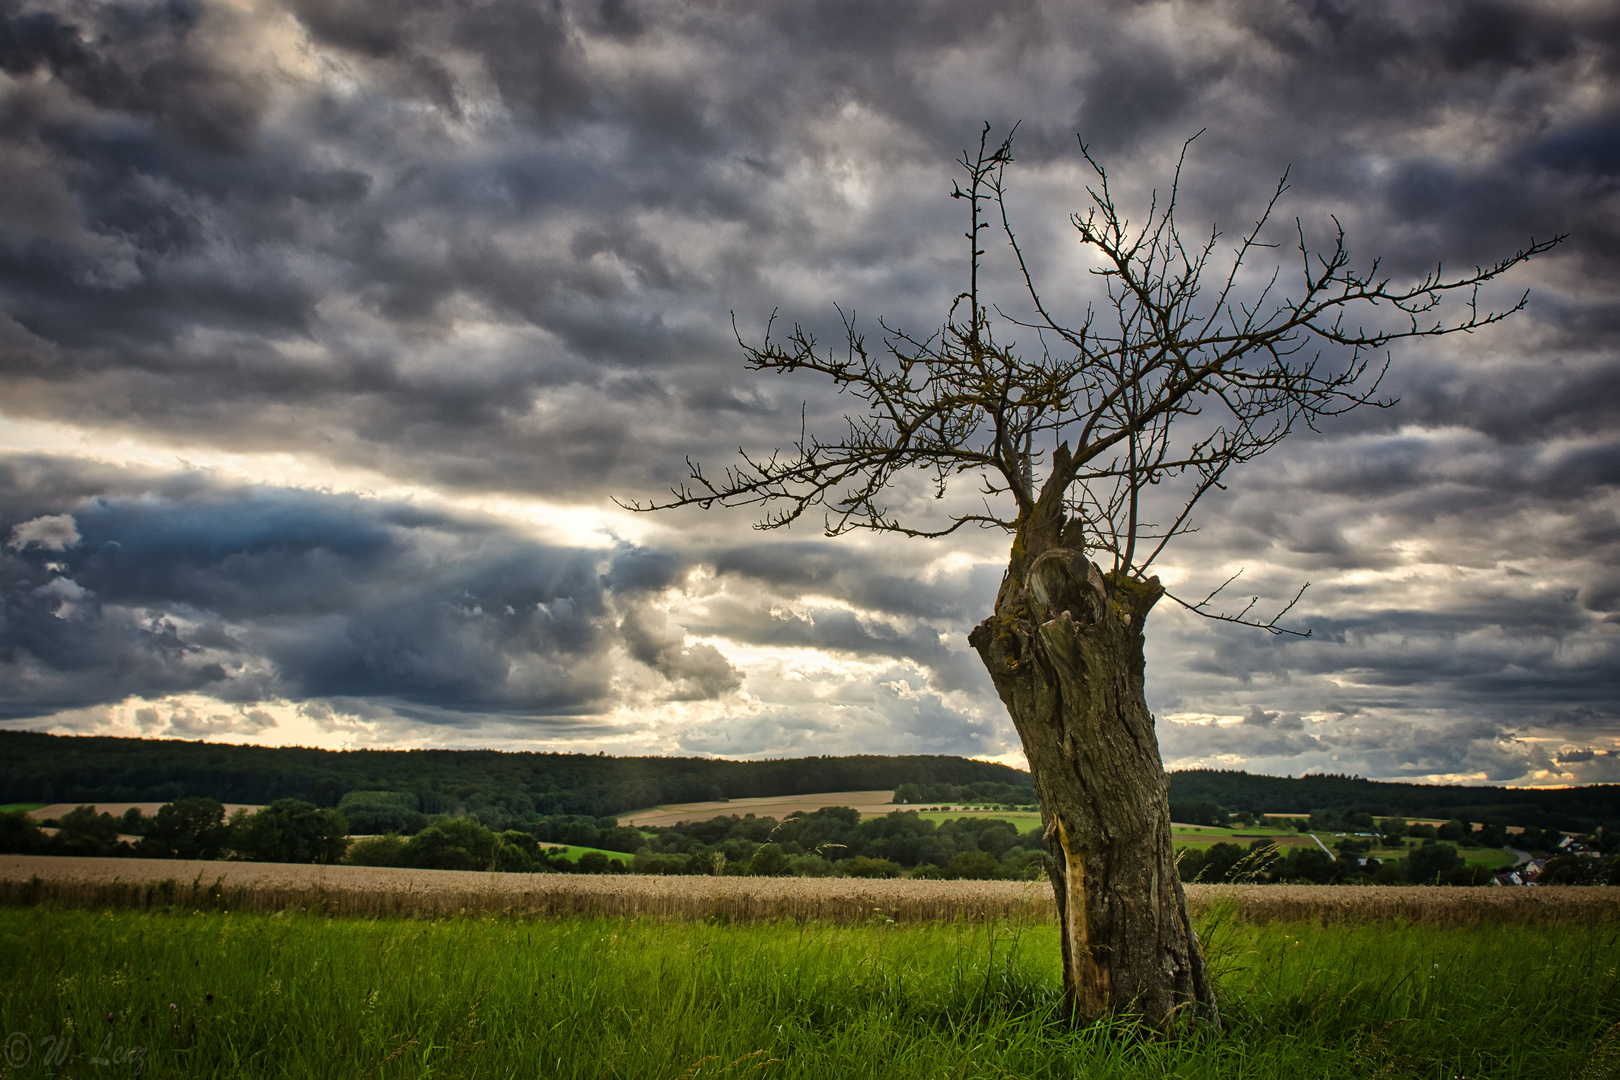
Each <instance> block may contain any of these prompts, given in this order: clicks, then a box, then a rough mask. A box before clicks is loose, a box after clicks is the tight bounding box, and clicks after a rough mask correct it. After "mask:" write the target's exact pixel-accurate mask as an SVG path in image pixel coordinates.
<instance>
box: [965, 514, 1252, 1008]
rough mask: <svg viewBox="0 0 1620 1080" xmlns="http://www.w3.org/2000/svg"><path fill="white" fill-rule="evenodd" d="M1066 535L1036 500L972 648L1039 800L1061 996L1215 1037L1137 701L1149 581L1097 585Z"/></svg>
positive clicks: (1101, 577) (1163, 782)
mask: <svg viewBox="0 0 1620 1080" xmlns="http://www.w3.org/2000/svg"><path fill="white" fill-rule="evenodd" d="M1053 503H1056V505H1052V504H1053ZM1064 526H1065V522H1064V518H1063V513H1062V505H1061V500H1051V499H1047V498H1043V499H1042V500H1041V501H1040V503H1039V504H1038V505H1037V507H1036V509H1035V511H1034V512H1033V513H1032V514H1031V515H1030V516H1029V518H1028V519H1026V522H1025V524H1024V526H1023V527H1021V528H1020V529H1019V530H1018V532H1017V533H1016V534H1015V539H1014V542H1013V548H1012V557H1011V560H1010V562H1009V565H1008V569H1007V575H1006V578H1005V579H1004V580H1003V582H1002V586H1001V590H1000V593H999V594H998V596H997V597H996V611H995V614H994V615H992V616H991V617H990V618H988V619H986V620H984V622H982V623H980V624H979V625H978V626H977V627H976V628H975V629H974V631H973V632H972V634H971V635H969V637H968V641H969V643H970V644H972V645H973V647H974V648H975V649H977V650H978V653H979V655H980V657H981V658H982V659H983V660H984V663H985V666H986V667H987V668H988V669H989V670H990V677H991V679H992V680H993V682H994V683H995V687H996V691H997V693H999V694H1000V696H1001V700H1002V701H1003V702H1004V703H1005V704H1006V706H1007V711H1008V712H1009V713H1010V714H1011V715H1012V719H1013V723H1014V724H1015V725H1016V726H1017V728H1018V734H1019V737H1020V738H1021V739H1022V740H1023V744H1024V752H1025V754H1026V755H1027V756H1028V758H1029V766H1030V773H1031V775H1032V777H1033V778H1034V782H1035V790H1036V792H1037V794H1039V796H1040V801H1041V820H1042V823H1043V824H1044V825H1045V829H1046V838H1047V842H1048V844H1049V847H1050V851H1051V855H1052V857H1051V859H1050V860H1049V861H1048V864H1047V866H1048V873H1049V874H1050V876H1051V879H1052V890H1053V892H1054V894H1055V895H1056V898H1057V908H1058V914H1059V918H1060V920H1061V926H1062V942H1063V986H1064V992H1065V995H1066V997H1067V1000H1068V1004H1069V1006H1070V1009H1071V1010H1072V1013H1073V1015H1074V1016H1075V1017H1076V1018H1077V1019H1081V1020H1092V1019H1095V1018H1097V1017H1100V1016H1103V1015H1106V1014H1109V1013H1113V1014H1124V1015H1136V1016H1139V1017H1141V1018H1142V1019H1144V1020H1145V1021H1146V1022H1148V1023H1149V1024H1152V1025H1153V1026H1154V1027H1157V1028H1159V1029H1160V1030H1163V1031H1169V1030H1172V1029H1174V1028H1177V1027H1182V1026H1185V1023H1186V1022H1187V1021H1189V1020H1191V1019H1194V1018H1199V1019H1202V1020H1205V1021H1208V1022H1210V1023H1213V1024H1219V1022H1220V1016H1219V1011H1218V1008H1217V1005H1216V1001H1215V995H1214V990H1213V988H1212V987H1211V985H1210V980H1209V976H1208V972H1207V969H1206V967H1205V964H1204V957H1203V952H1202V949H1201V948H1200V946H1199V942H1198V936H1197V934H1196V933H1194V931H1193V928H1192V924H1191V922H1190V921H1189V920H1188V918H1187V898H1186V894H1185V892H1184V891H1183V889H1182V886H1181V879H1180V877H1179V876H1178V875H1177V873H1176V862H1175V851H1174V849H1173V847H1172V846H1171V840H1170V806H1169V801H1168V793H1169V784H1168V780H1167V778H1166V776H1165V772H1164V766H1163V764H1162V762H1161V760H1160V757H1159V743H1158V739H1157V738H1156V737H1155V735H1154V730H1153V716H1152V715H1151V714H1150V713H1149V712H1148V709H1147V703H1146V701H1145V700H1144V698H1143V694H1142V685H1143V684H1142V671H1143V658H1142V642H1143V636H1142V627H1143V623H1144V622H1145V620H1146V619H1147V615H1148V612H1149V611H1150V610H1152V608H1153V605H1154V604H1155V603H1157V602H1158V600H1159V598H1160V597H1161V596H1162V595H1163V594H1164V590H1163V588H1162V587H1161V586H1160V585H1159V579H1158V578H1156V577H1150V578H1147V579H1146V580H1139V579H1136V578H1133V577H1131V576H1129V575H1126V574H1120V573H1116V574H1110V575H1105V574H1103V573H1102V571H1101V570H1099V569H1098V568H1097V566H1096V565H1095V564H1094V563H1092V562H1091V561H1090V560H1089V559H1088V558H1087V557H1086V555H1085V554H1084V552H1083V550H1081V548H1080V544H1079V542H1078V540H1079V537H1078V535H1077V534H1078V532H1079V523H1078V522H1075V523H1072V524H1069V525H1068V527H1067V530H1065V528H1064ZM1065 531H1067V532H1069V534H1070V538H1069V543H1068V545H1065V542H1064V536H1063V533H1064V532H1065Z"/></svg>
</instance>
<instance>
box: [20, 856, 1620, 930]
mask: <svg viewBox="0 0 1620 1080" xmlns="http://www.w3.org/2000/svg"><path fill="white" fill-rule="evenodd" d="M1187 895H1188V898H1189V901H1190V903H1191V906H1192V908H1193V910H1194V912H1195V913H1205V912H1209V911H1212V910H1215V909H1221V908H1230V909H1231V910H1232V911H1233V912H1234V913H1235V914H1237V915H1240V916H1242V917H1243V918H1245V919H1247V920H1250V921H1256V922H1269V921H1290V922H1301V921H1303V922H1316V923H1336V922H1347V923H1348V922H1368V921H1383V922H1402V923H1407V924H1427V925H1440V926H1470V925H1484V924H1495V923H1524V924H1544V923H1601V922H1613V921H1620V889H1614V888H1575V887H1562V888H1548V889H1534V888H1517V889H1515V888H1472V889H1468V888H1432V887H1417V886H1407V887H1374V886H1333V885H1190V886H1188V887H1187ZM0 902H3V903H9V904H32V903H40V902H51V903H56V904H61V905H64V906H70V907H93V908H101V907H135V908H152V907H168V906H181V907H193V908H224V909H227V910H240V911H282V910H288V909H294V910H304V911H320V912H324V913H327V914H331V915H359V916H378V915H407V916H426V917H435V916H448V915H459V914H499V915H512V916H556V915H608V916H624V915H647V916H652V917H655V918H668V919H723V920H735V921H759V920H770V919H790V920H801V921H828V922H841V923H855V922H868V921H872V920H879V921H884V920H894V921H896V922H938V921H955V920H967V921H979V920H986V919H1034V920H1052V919H1054V918H1055V917H1056V910H1055V908H1054V906H1053V903H1052V894H1051V890H1050V888H1049V887H1048V886H1047V884H1046V883H1045V882H1044V881H1038V882H1012V881H917V880H892V881H891V880H883V879H861V878H748V877H721V878H716V877H647V876H642V875H635V874H622V875H619V874H608V875H587V874H579V875H574V874H495V873H468V872H462V871H455V870H393V869H387V868H383V867H369V866H328V867H320V866H306V865H298V864H291V863H238V862H183V861H179V860H165V859H75V858H53V857H46V856H22V855H8V856H0Z"/></svg>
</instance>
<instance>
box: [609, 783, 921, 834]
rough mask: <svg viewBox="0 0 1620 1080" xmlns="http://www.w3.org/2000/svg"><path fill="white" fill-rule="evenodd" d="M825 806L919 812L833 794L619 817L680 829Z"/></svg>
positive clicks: (885, 795)
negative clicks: (693, 823)
mask: <svg viewBox="0 0 1620 1080" xmlns="http://www.w3.org/2000/svg"><path fill="white" fill-rule="evenodd" d="M824 806H849V807H853V808H854V809H856V810H859V811H860V812H861V816H862V817H882V816H884V815H885V814H890V813H893V812H894V811H896V810H908V809H909V810H915V809H918V808H917V807H914V806H912V807H906V806H898V805H896V804H895V802H894V792H892V791H833V792H826V793H823V794H819V795H771V796H763V797H760V798H754V799H721V800H718V801H714V802H695V803H675V804H671V805H669V806H655V807H653V808H651V809H649V810H636V811H632V812H630V813H628V814H620V815H618V817H619V824H620V825H632V826H637V827H639V826H642V825H678V824H680V823H681V822H683V821H708V820H709V819H711V818H717V817H724V816H727V815H730V814H736V815H737V816H738V817H742V816H744V815H745V814H753V815H754V816H755V817H774V818H785V817H787V816H788V815H789V814H792V813H796V812H803V813H806V814H813V813H815V812H816V811H817V810H820V809H821V808H822V807H824Z"/></svg>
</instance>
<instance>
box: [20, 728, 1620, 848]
mask: <svg viewBox="0 0 1620 1080" xmlns="http://www.w3.org/2000/svg"><path fill="white" fill-rule="evenodd" d="M1029 782H1030V781H1029V774H1028V773H1025V772H1022V771H1020V770H1017V769H1012V768H1009V767H1007V766H1005V765H997V764H994V763H991V762H986V761H972V760H969V759H967V758H960V757H923V756H911V757H880V756H877V755H861V756H856V757H819V758H793V759H786V760H778V761H724V760H718V759H713V758H667V757H641V758H617V757H606V756H598V755H586V754H540V753H522V752H508V751H498V750H315V749H308V748H304V747H265V746H230V745H224V744H220V743H201V742H177V741H173V740H166V739H164V740H158V739H113V738H104V737H90V736H66V735H43V734H39V733H36V732H19V731H0V802H44V803H52V802H70V803H79V802H85V803H88V802H167V801H170V800H173V799H178V798H184V797H186V796H190V795H206V796H209V797H211V798H215V799H218V800H220V801H221V802H228V803H257V804H263V803H270V802H273V801H275V800H276V799H283V798H296V799H305V800H307V801H309V802H312V803H315V804H316V805H318V806H336V805H337V803H338V801H339V800H340V799H342V797H343V796H344V794H345V793H347V792H350V791H398V792H410V793H412V794H414V795H415V796H416V802H417V806H418V808H419V809H420V811H421V812H422V813H424V814H438V813H449V812H452V811H455V810H457V809H467V810H476V809H478V808H479V807H480V806H502V807H507V808H508V809H509V810H511V811H512V812H513V813H514V815H515V816H518V817H521V816H523V815H524V814H525V813H528V814H542V815H552V814H588V815H591V816H593V817H607V816H611V815H615V814H622V813H624V812H625V811H628V810H637V809H641V808H643V807H648V806H657V805H659V804H662V803H678V802H697V801H702V800H709V799H743V798H756V797H764V796H781V795H810V794H819V793H822V792H834V791H872V790H877V789H884V790H893V789H895V788H898V787H900V786H901V785H903V784H920V785H945V784H950V785H956V786H958V787H962V786H965V785H970V784H982V783H992V784H1011V785H1014V786H1018V787H1023V786H1027V785H1028V784H1029ZM1170 797H1171V798H1172V799H1174V800H1176V801H1178V802H1211V803H1216V804H1218V805H1219V806H1221V807H1224V808H1226V809H1228V810H1248V811H1250V812H1251V813H1255V814H1262V813H1272V814H1287V813H1295V814H1305V813H1310V812H1311V811H1314V810H1332V811H1335V812H1338V813H1345V812H1354V811H1365V812H1367V813H1370V814H1373V815H1374V816H1375V817H1390V816H1404V817H1425V818H1445V819H1450V818H1462V819H1464V820H1466V821H1480V822H1483V821H1490V820H1499V821H1502V822H1504V823H1506V824H1513V825H1536V826H1540V827H1556V828H1560V829H1576V830H1581V831H1591V830H1592V829H1594V828H1595V827H1596V826H1597V825H1600V824H1603V823H1609V824H1611V825H1615V824H1620V785H1613V784H1609V785H1599V786H1592V787H1579V788H1562V789H1555V790H1548V789H1540V788H1500V787H1440V786H1434V785H1428V784H1398V783H1382V782H1378V781H1373V780H1364V779H1362V778H1360V777H1351V776H1301V777H1294V778H1286V777H1280V776H1256V775H1252V774H1250V773H1245V772H1229V771H1218V770H1213V769H1194V770H1189V771H1186V772H1178V773H1173V774H1171V777H1170Z"/></svg>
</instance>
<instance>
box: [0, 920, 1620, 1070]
mask: <svg viewBox="0 0 1620 1080" xmlns="http://www.w3.org/2000/svg"><path fill="white" fill-rule="evenodd" d="M1205 935H1206V939H1207V942H1208V951H1209V954H1210V957H1211V959H1212V962H1213V964H1214V967H1215V969H1216V971H1217V972H1218V977H1219V985H1220V986H1221V989H1222V996H1223V1007H1224V1009H1225V1012H1226V1016H1227V1020H1228V1025H1227V1030H1226V1031H1224V1032H1223V1033H1220V1034H1213V1033H1208V1032H1205V1033H1200V1034H1195V1035H1192V1036H1190V1037H1188V1038H1185V1039H1183V1040H1181V1041H1177V1042H1168V1041H1160V1040H1154V1039H1148V1038H1143V1037H1142V1036H1141V1034H1140V1033H1139V1032H1136V1031H1134V1030H1132V1028H1131V1027H1130V1026H1129V1025H1128V1024H1123V1023H1115V1024H1099V1025H1093V1026H1090V1027H1084V1028H1078V1029H1077V1028H1074V1027H1072V1026H1070V1025H1068V1024H1066V1023H1065V1022H1064V1020H1063V1018H1062V1015H1061V1011H1060V1008H1059V1003H1058V985H1057V976H1058V973H1057V966H1056V965H1057V949H1058V943H1057V936H1056V931H1055V929H1054V928H1052V927H1050V926H1046V925H1030V926H1009V925H1007V924H1005V923H1002V924H993V923H991V924H986V923H979V924H966V923H961V924H909V925H908V924H890V923H874V924H871V925H864V926H855V927H850V926H831V925H826V924H795V923H785V922H781V923H763V924H749V925H722V924H714V923H671V922H656V921H652V920H609V919H568V920H554V921H521V920H502V919H473V918H463V919H450V920H439V921H429V920H412V919H390V920H375V921H368V920H359V919H348V920H344V919H329V918H323V917H319V916H314V915H297V914H277V915H257V914H240V913H222V912H216V911H209V912H190V911H169V912H146V913H142V912H134V911H122V910H121V911H104V912H95V911H80V910H65V909H55V908H51V907H43V906H41V907H9V908H0V985H3V986H4V991H3V995H4V996H3V1003H0V1035H3V1036H4V1037H5V1038H6V1040H7V1041H6V1042H5V1045H4V1061H3V1062H0V1076H6V1077H36V1076H38V1077H44V1076H81V1077H112V1076H119V1075H128V1076H134V1075H144V1076H159V1077H297V1078H313V1077H342V1078H371V1077H390V1078H391V1077H430V1076H431V1077H546V1078H572V1077H590V1078H598V1077H602V1078H606V1077H614V1078H619V1077H623V1078H637V1080H639V1078H647V1080H662V1078H668V1080H678V1078H689V1080H696V1078H699V1077H762V1078H769V1077H806V1078H808V1077H815V1078H821V1077H826V1078H829V1080H833V1078H836V1080H844V1078H855V1077H906V1078H912V1077H916V1078H923V1077H938V1078H964V1080H965V1078H970V1077H984V1078H997V1080H1003V1078H1008V1077H1018V1078H1024V1077H1053V1078H1057V1077H1063V1078H1078V1077H1084V1078H1088V1080H1089V1078H1106V1077H1189V1078H1190V1077H1251V1078H1267V1077H1277V1078H1284V1077H1286V1078H1288V1080H1307V1078H1313V1077H1355V1078H1363V1077H1375V1076H1376V1077H1426V1078H1434V1080H1453V1078H1457V1077H1556V1078H1559V1080H1607V1078H1611V1077H1620V974H1617V972H1620V944H1617V937H1620V926H1617V925H1616V924H1614V923H1609V924H1606V925H1604V924H1600V925H1596V926H1579V925H1567V926H1556V927H1524V926H1513V927H1509V926H1497V927H1483V928H1481V927H1472V928H1441V927H1434V926H1402V925H1392V924H1382V925H1359V926H1345V925H1336V926H1330V927H1323V926H1316V925H1281V924H1274V925H1269V926H1260V925H1254V924H1249V923H1245V922H1242V921H1240V920H1237V919H1234V918H1232V917H1231V916H1230V915H1225V916H1222V915H1219V914H1218V915H1216V916H1213V917H1212V918H1209V919H1206V920H1205Z"/></svg>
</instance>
